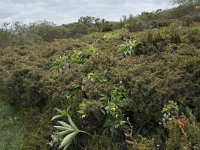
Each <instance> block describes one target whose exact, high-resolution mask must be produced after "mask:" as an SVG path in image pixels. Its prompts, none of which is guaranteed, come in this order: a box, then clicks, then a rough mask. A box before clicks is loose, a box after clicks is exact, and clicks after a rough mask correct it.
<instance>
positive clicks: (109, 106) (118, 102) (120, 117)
mask: <svg viewBox="0 0 200 150" xmlns="http://www.w3.org/2000/svg"><path fill="white" fill-rule="evenodd" d="M100 101H101V102H102V104H103V111H104V114H105V115H106V122H105V124H104V127H106V128H107V129H109V130H110V132H111V133H112V132H114V130H116V129H118V128H119V127H121V126H123V125H124V124H125V123H126V121H125V118H124V114H123V106H124V105H125V102H126V96H125V88H124V87H123V86H122V85H119V86H117V87H115V88H114V89H113V90H112V91H111V92H110V93H109V94H108V95H105V94H100Z"/></svg>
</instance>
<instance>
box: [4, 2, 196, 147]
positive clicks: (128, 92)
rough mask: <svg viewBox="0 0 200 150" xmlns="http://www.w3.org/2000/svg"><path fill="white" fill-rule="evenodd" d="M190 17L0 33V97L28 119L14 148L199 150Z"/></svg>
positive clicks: (189, 12) (190, 13)
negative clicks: (20, 143) (19, 145)
mask: <svg viewBox="0 0 200 150" xmlns="http://www.w3.org/2000/svg"><path fill="white" fill-rule="evenodd" d="M199 13H200V10H198V9H195V8H194V6H191V5H189V6H179V7H178V8H173V9H170V10H164V11H162V10H157V11H155V12H150V13H148V12H144V13H142V14H141V15H139V16H136V17H133V16H129V17H124V18H123V19H122V20H121V21H120V22H109V21H105V20H104V19H103V20H101V19H98V18H97V19H96V18H93V17H82V18H80V19H79V21H78V22H77V23H73V24H67V25H62V26H56V25H54V24H51V23H47V22H44V23H39V24H31V25H29V26H26V25H21V24H19V23H16V24H15V25H14V26H13V27H12V28H9V27H7V26H5V27H4V28H2V29H1V30H0V40H1V42H0V43H1V45H0V82H1V87H0V92H2V93H4V94H7V95H8V96H9V97H10V99H11V101H10V102H11V103H12V104H13V105H15V106H17V107H22V108H26V110H27V112H28V113H29V115H30V116H31V117H30V118H29V119H28V121H27V125H26V128H27V132H26V134H25V137H24V140H23V145H22V147H23V148H22V149H27V150H30V149H37V150H40V149H41V150H45V149H50V148H51V149H55V150H56V149H58V147H62V148H68V147H69V149H77V150H78V149H85V150H93V149H95V150H111V149H112V150H115V149H116V150H119V149H121V150H126V149H128V150H134V149H138V150H149V149H152V150H153V149H169V150H176V149H191V150H192V149H200V141H199V139H200V132H199V131H200V124H199V121H200V109H199V106H200V16H199ZM69 107H70V109H69V110H68V108H69ZM55 108H59V109H57V110H59V113H60V114H58V116H56V117H54V119H53V121H52V122H51V121H50V120H51V118H52V117H53V116H55V115H56V111H54V110H55ZM69 114H70V115H69ZM53 125H55V126H56V129H58V130H59V131H57V130H55V129H54V128H53ZM60 131H61V132H60ZM83 132H84V133H87V134H81V133H83ZM53 133H54V134H53ZM88 134H89V135H88ZM52 135H53V136H52ZM69 135H70V136H69ZM75 137H76V138H75ZM50 141H51V142H50ZM47 143H49V144H47ZM61 143H62V144H61ZM60 144H61V145H60ZM50 145H51V146H52V147H50Z"/></svg>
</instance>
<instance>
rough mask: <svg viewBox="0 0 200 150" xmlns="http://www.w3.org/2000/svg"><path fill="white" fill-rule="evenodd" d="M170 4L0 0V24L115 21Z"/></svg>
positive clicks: (162, 1)
mask: <svg viewBox="0 0 200 150" xmlns="http://www.w3.org/2000/svg"><path fill="white" fill-rule="evenodd" d="M170 7H172V4H171V3H170V0H143V1H142V0H7V1H0V13H1V16H0V24H2V23H3V22H10V21H22V22H25V23H28V22H34V21H38V20H48V21H53V22H54V23H56V24H62V23H69V22H74V21H77V20H78V18H79V17H81V16H94V17H99V18H105V19H108V20H116V21H118V20H119V19H120V17H122V16H123V15H129V14H134V15H136V14H139V13H141V12H142V11H153V10H156V9H165V8H170Z"/></svg>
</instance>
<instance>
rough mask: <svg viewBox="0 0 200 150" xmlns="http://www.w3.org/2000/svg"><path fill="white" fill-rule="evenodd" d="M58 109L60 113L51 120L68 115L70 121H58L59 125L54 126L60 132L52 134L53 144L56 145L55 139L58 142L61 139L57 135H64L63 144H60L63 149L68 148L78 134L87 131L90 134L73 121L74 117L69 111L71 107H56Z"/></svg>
mask: <svg viewBox="0 0 200 150" xmlns="http://www.w3.org/2000/svg"><path fill="white" fill-rule="evenodd" d="M56 110H57V111H58V112H59V113H60V115H56V116H54V117H53V118H52V119H51V120H52V121H53V120H54V119H58V118H61V117H64V116H67V119H68V122H69V123H66V122H64V121H57V123H58V124H59V125H56V126H54V127H55V128H56V129H57V130H58V132H57V133H55V134H56V135H55V136H52V137H53V140H52V144H51V145H54V142H55V141H56V142H58V141H59V140H56V136H57V137H62V142H61V144H60V146H59V149H61V148H63V150H66V149H67V148H68V147H69V146H70V144H71V143H72V141H73V140H74V139H75V137H76V136H77V134H79V133H85V134H88V135H90V134H89V133H87V132H85V131H82V130H79V129H78V127H77V126H76V125H75V123H74V122H73V121H72V118H71V117H70V115H69V113H68V110H69V108H68V110H67V111H62V110H60V109H56Z"/></svg>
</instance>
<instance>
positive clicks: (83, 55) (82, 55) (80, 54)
mask: <svg viewBox="0 0 200 150" xmlns="http://www.w3.org/2000/svg"><path fill="white" fill-rule="evenodd" d="M95 52H96V48H94V47H93V46H89V47H88V48H86V49H84V50H82V51H76V52H74V53H73V54H72V55H71V56H70V60H71V61H72V62H74V63H78V64H83V63H84V62H85V61H86V60H87V59H89V58H90V56H91V55H92V54H94V53H95Z"/></svg>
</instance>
